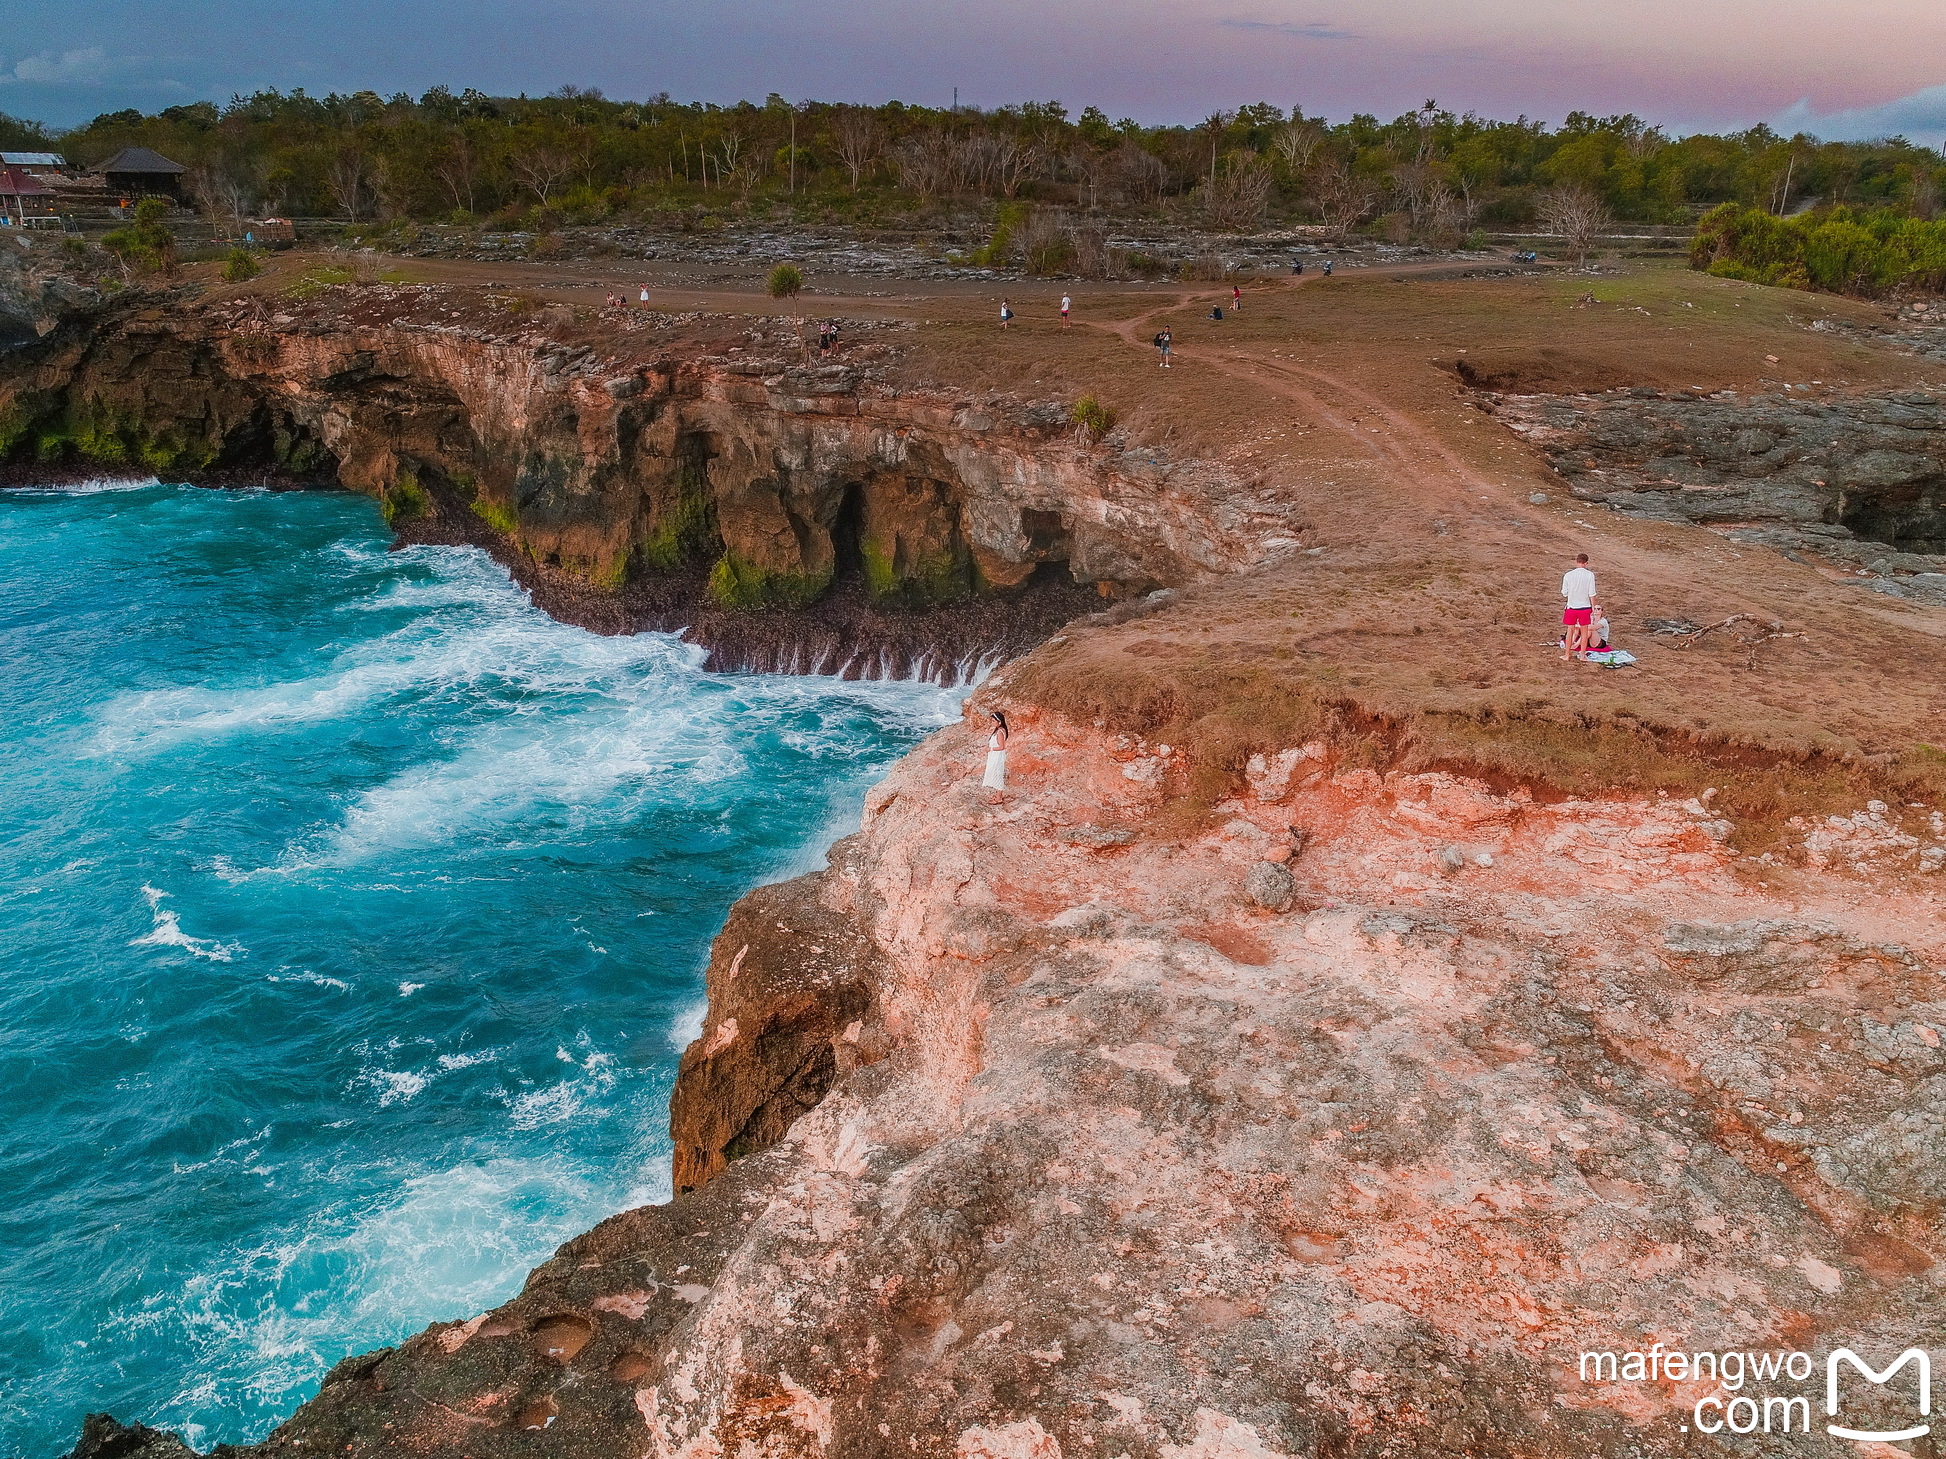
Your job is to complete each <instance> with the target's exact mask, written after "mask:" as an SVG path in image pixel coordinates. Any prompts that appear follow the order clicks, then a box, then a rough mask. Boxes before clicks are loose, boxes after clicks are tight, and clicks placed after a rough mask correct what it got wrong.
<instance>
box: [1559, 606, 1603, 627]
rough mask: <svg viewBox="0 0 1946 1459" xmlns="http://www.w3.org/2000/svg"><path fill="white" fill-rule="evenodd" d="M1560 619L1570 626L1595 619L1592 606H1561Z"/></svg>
mask: <svg viewBox="0 0 1946 1459" xmlns="http://www.w3.org/2000/svg"><path fill="white" fill-rule="evenodd" d="M1561 621H1562V622H1563V623H1565V624H1566V625H1567V626H1568V627H1570V628H1573V627H1576V626H1577V625H1584V624H1589V623H1593V622H1594V621H1595V610H1594V609H1593V608H1563V609H1562V610H1561Z"/></svg>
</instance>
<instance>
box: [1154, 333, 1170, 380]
mask: <svg viewBox="0 0 1946 1459" xmlns="http://www.w3.org/2000/svg"><path fill="white" fill-rule="evenodd" d="M1172 342H1173V341H1172V340H1171V339H1170V336H1169V331H1168V330H1166V329H1165V330H1163V331H1162V332H1161V333H1160V334H1158V335H1156V337H1155V352H1156V353H1157V354H1158V355H1160V356H1162V368H1163V369H1165V370H1167V369H1169V368H1170V365H1169V346H1170V344H1171V343H1172Z"/></svg>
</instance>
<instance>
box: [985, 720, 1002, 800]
mask: <svg viewBox="0 0 1946 1459" xmlns="http://www.w3.org/2000/svg"><path fill="white" fill-rule="evenodd" d="M991 714H992V719H993V733H992V734H990V735H988V736H987V773H986V775H985V776H984V777H982V778H981V780H980V784H981V785H982V786H984V787H985V788H986V789H988V790H1005V789H1006V788H1007V716H1006V715H1004V714H1002V713H1001V712H1000V711H999V710H997V709H996V710H993V711H992V712H991Z"/></svg>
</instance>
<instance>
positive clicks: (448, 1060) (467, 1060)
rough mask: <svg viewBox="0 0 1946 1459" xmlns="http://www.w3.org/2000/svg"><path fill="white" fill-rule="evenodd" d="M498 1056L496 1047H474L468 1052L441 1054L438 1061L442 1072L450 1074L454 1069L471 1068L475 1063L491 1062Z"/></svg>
mask: <svg viewBox="0 0 1946 1459" xmlns="http://www.w3.org/2000/svg"><path fill="white" fill-rule="evenodd" d="M499 1057H500V1050H498V1049H475V1050H474V1051H473V1052H472V1053H470V1054H441V1055H440V1056H439V1060H438V1063H439V1067H440V1070H441V1071H442V1072H444V1073H447V1074H450V1073H452V1072H453V1071H454V1070H456V1069H471V1068H474V1067H475V1066H476V1065H480V1064H491V1063H492V1062H493V1061H494V1060H495V1059H497V1058H499Z"/></svg>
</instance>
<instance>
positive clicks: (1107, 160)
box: [1061, 147, 1114, 212]
mask: <svg viewBox="0 0 1946 1459" xmlns="http://www.w3.org/2000/svg"><path fill="white" fill-rule="evenodd" d="M1061 161H1062V164H1063V165H1064V166H1066V168H1067V169H1068V171H1070V172H1072V173H1073V174H1074V175H1075V176H1076V177H1078V178H1080V179H1081V185H1082V186H1083V187H1084V188H1086V189H1087V190H1088V211H1090V212H1093V211H1094V210H1095V209H1097V208H1099V207H1100V206H1101V185H1102V183H1103V182H1105V181H1107V179H1108V176H1109V174H1110V173H1111V172H1112V171H1113V170H1114V153H1112V152H1097V151H1096V150H1095V149H1094V148H1093V147H1076V148H1075V149H1074V150H1073V151H1071V152H1069V153H1068V154H1067V155H1066V156H1065V157H1063V158H1062V159H1061Z"/></svg>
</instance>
